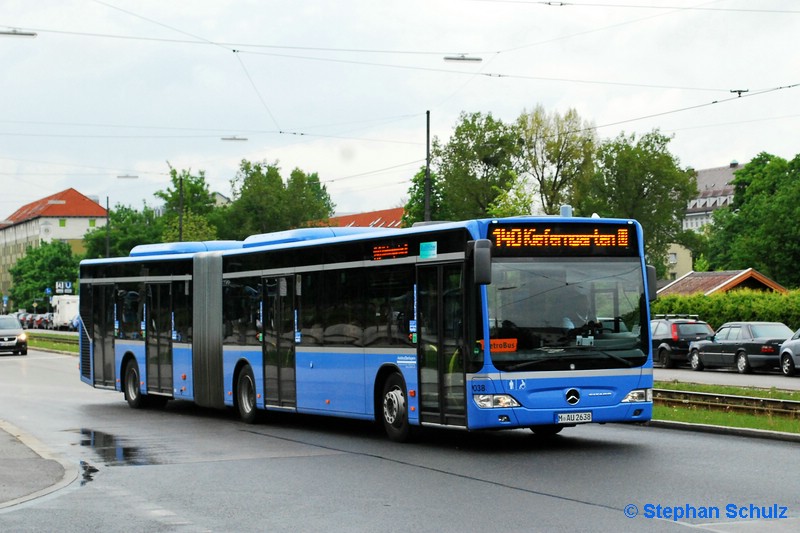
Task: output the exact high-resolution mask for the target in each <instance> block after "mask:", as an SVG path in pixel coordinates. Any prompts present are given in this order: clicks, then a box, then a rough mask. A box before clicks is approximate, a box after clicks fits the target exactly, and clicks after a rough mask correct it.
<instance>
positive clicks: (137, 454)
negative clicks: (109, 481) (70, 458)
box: [80, 428, 159, 481]
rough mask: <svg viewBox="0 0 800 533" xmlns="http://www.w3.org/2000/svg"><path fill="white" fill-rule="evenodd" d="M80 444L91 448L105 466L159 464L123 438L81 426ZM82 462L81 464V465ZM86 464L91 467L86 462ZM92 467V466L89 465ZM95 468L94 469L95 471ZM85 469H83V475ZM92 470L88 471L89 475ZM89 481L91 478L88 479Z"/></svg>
mask: <svg viewBox="0 0 800 533" xmlns="http://www.w3.org/2000/svg"><path fill="white" fill-rule="evenodd" d="M80 436H81V440H80V445H81V446H83V447H86V448H91V449H92V450H93V451H94V452H95V453H96V454H97V455H98V456H99V457H100V458H101V459H102V460H103V461H104V462H105V465H106V466H143V465H153V464H159V462H158V461H156V460H154V458H153V457H152V456H150V455H149V454H147V453H145V452H144V451H143V450H142V449H141V448H139V447H137V446H130V445H128V444H127V443H126V442H125V440H124V439H121V438H119V437H117V436H115V435H111V434H109V433H104V432H102V431H97V430H94V429H87V428H82V429H81V430H80ZM83 464H84V463H83V462H82V463H81V466H83ZM86 465H87V466H89V467H91V465H89V464H88V463H86ZM91 468H94V467H91ZM96 471H97V469H95V472H96ZM85 472H86V469H84V477H85V476H86V474H85ZM93 473H94V472H90V473H89V475H90V476H91V474H93ZM89 480H90V481H91V479H89Z"/></svg>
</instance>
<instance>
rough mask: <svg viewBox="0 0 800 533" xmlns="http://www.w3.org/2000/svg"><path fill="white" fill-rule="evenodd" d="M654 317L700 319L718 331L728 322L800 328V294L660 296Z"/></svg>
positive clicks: (748, 292) (745, 292)
mask: <svg viewBox="0 0 800 533" xmlns="http://www.w3.org/2000/svg"><path fill="white" fill-rule="evenodd" d="M650 313H651V315H652V316H653V317H655V315H657V314H688V315H698V317H699V318H700V320H705V321H706V322H708V323H709V324H711V326H712V327H713V328H714V329H716V328H718V327H719V326H721V325H722V324H724V323H725V322H733V321H737V320H760V321H764V322H783V323H784V324H786V325H787V326H789V327H790V328H792V329H793V330H794V329H797V328H798V327H800V290H794V291H789V293H788V294H780V293H777V292H763V291H755V290H751V289H737V290H733V291H730V292H725V293H720V294H713V295H711V296H704V295H703V294H702V293H697V294H693V295H691V296H677V295H670V296H659V297H658V299H656V300H655V301H653V302H650Z"/></svg>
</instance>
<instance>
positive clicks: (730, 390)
mask: <svg viewBox="0 0 800 533" xmlns="http://www.w3.org/2000/svg"><path fill="white" fill-rule="evenodd" d="M655 388H657V389H667V390H681V391H687V392H707V393H711V394H726V395H735V396H749V397H755V398H770V399H776V400H798V401H800V391H789V390H781V389H776V388H774V387H773V388H771V389H756V388H749V387H732V386H728V385H704V384H698V383H683V382H679V381H656V382H655ZM653 420H668V421H672V422H689V423H692V424H710V425H714V426H726V427H736V428H748V429H763V430H768V431H781V432H785V433H800V420H798V419H796V418H789V417H783V416H769V415H754V414H747V413H734V412H725V411H715V410H710V409H704V408H699V407H676V406H664V405H658V404H656V405H654V406H653Z"/></svg>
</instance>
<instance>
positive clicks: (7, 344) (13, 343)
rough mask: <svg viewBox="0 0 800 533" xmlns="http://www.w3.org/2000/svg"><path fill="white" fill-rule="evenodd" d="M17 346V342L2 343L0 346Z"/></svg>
mask: <svg viewBox="0 0 800 533" xmlns="http://www.w3.org/2000/svg"><path fill="white" fill-rule="evenodd" d="M15 344H17V341H11V342H0V346H14V345H15Z"/></svg>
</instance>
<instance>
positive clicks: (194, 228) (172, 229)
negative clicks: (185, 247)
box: [161, 211, 217, 242]
mask: <svg viewBox="0 0 800 533" xmlns="http://www.w3.org/2000/svg"><path fill="white" fill-rule="evenodd" d="M163 228H164V229H163V232H162V234H161V240H162V241H164V242H179V241H184V242H188V241H213V240H215V239H216V238H217V228H216V227H215V226H213V225H212V224H211V223H210V222H209V220H208V218H207V217H204V216H203V215H198V214H195V213H193V212H192V211H186V212H185V213H184V214H183V220H182V221H180V220H179V219H178V218H177V217H172V218H171V219H170V220H167V221H165V222H164V225H163ZM181 232H183V235H182V236H181V235H180V234H181Z"/></svg>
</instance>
